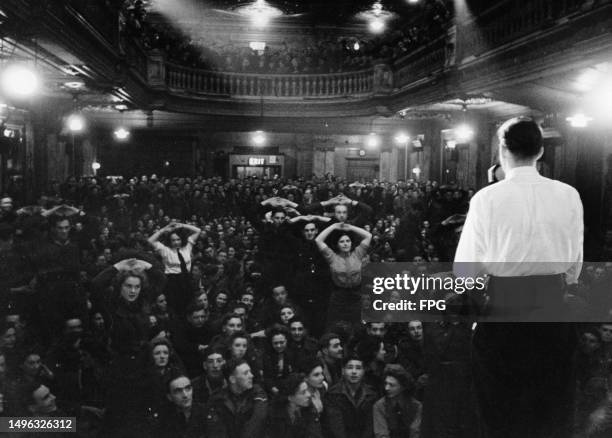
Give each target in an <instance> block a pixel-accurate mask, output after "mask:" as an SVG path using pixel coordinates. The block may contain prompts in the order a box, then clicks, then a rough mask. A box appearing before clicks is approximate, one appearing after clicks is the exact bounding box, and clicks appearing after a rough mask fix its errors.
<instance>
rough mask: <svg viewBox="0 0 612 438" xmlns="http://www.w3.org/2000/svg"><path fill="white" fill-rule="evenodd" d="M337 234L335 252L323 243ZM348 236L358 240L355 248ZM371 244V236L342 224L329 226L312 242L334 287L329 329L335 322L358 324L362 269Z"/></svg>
mask: <svg viewBox="0 0 612 438" xmlns="http://www.w3.org/2000/svg"><path fill="white" fill-rule="evenodd" d="M336 230H337V231H339V237H338V240H337V243H336V246H337V252H335V251H333V250H332V249H330V248H329V246H327V244H326V243H325V240H326V239H327V238H328V237H329V236H330V234H331V233H332V231H336ZM351 232H352V233H355V234H356V235H357V236H358V237H360V238H361V242H360V243H359V245H356V246H355V247H353V244H352V240H351V237H350V236H349V234H348V233H351ZM371 241H372V234H370V233H369V232H367V231H366V230H364V229H363V228H359V227H356V226H354V225H349V224H347V223H343V222H337V223H335V224H333V225H330V226H329V227H327V228H326V229H325V230H323V231H322V232H321V233H320V234H319V235H318V236H317V238H316V239H315V242H316V243H317V247H318V248H319V251H321V253H322V254H323V256H324V257H325V259H326V260H327V263H328V264H329V268H330V271H331V277H332V281H333V283H334V289H333V291H332V294H331V297H330V299H329V308H328V310H327V328H328V329H329V328H330V327H331V326H333V325H334V323H336V322H337V321H348V322H349V323H351V324H358V323H359V321H360V320H361V289H360V286H361V268H362V266H363V258H364V257H365V256H366V254H367V252H368V248H369V246H370V242H371Z"/></svg>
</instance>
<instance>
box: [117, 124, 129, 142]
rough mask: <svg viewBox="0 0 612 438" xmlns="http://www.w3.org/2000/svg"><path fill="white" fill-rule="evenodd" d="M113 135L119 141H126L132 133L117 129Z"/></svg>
mask: <svg viewBox="0 0 612 438" xmlns="http://www.w3.org/2000/svg"><path fill="white" fill-rule="evenodd" d="M113 134H114V135H115V138H116V139H117V140H125V139H126V138H128V137H129V136H130V131H128V130H127V129H125V128H123V127H121V128H118V129H116V130H115V132H113Z"/></svg>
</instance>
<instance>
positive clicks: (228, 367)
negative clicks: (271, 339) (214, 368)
mask: <svg viewBox="0 0 612 438" xmlns="http://www.w3.org/2000/svg"><path fill="white" fill-rule="evenodd" d="M245 363H246V364H248V362H247V361H246V360H244V359H230V360H228V361H227V362H225V366H224V367H223V377H225V380H227V381H228V382H229V378H230V376H231V375H232V374H234V371H236V368H238V367H239V366H240V365H243V364H245Z"/></svg>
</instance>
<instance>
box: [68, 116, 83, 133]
mask: <svg viewBox="0 0 612 438" xmlns="http://www.w3.org/2000/svg"><path fill="white" fill-rule="evenodd" d="M67 126H68V130H70V131H71V132H81V131H82V130H83V128H85V118H84V117H83V116H82V115H80V114H72V115H70V116H69V117H68V123H67Z"/></svg>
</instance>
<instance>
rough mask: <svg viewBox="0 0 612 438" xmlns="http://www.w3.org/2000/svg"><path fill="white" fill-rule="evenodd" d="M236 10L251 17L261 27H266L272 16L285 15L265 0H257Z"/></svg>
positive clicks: (254, 23)
mask: <svg viewBox="0 0 612 438" xmlns="http://www.w3.org/2000/svg"><path fill="white" fill-rule="evenodd" d="M234 10H235V11H236V12H237V13H239V14H240V15H244V16H246V17H249V18H250V19H251V22H252V23H253V25H255V26H256V27H259V28H262V27H266V26H267V25H268V23H269V22H270V20H271V19H272V18H274V17H279V16H281V15H283V11H281V10H280V9H278V8H275V7H273V6H270V5H269V4H268V3H267V2H266V1H265V0H257V1H255V2H253V3H251V4H249V5H246V6H240V7H238V8H236V9H234Z"/></svg>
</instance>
